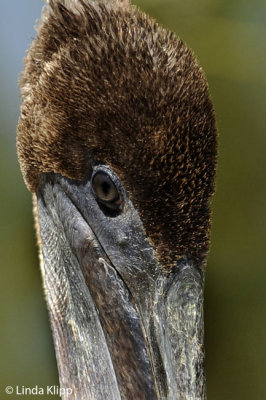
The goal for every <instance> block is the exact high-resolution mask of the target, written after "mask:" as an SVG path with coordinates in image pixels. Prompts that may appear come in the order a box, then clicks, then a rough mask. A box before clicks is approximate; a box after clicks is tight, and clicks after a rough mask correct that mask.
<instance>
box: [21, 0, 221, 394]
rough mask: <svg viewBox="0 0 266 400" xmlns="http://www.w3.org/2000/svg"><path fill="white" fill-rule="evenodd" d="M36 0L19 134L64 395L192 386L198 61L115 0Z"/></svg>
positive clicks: (196, 326)
mask: <svg viewBox="0 0 266 400" xmlns="http://www.w3.org/2000/svg"><path fill="white" fill-rule="evenodd" d="M48 3H49V4H47V5H46V7H45V9H44V12H43V17H42V21H41V23H40V24H39V26H38V28H37V37H36V38H35V40H34V42H33V44H32V46H31V48H30V50H29V52H28V55H27V57H26V59H25V70H24V72H23V74H22V78H21V93H22V105H21V116H20V120H19V125H18V139H17V147H18V155H19V161H20V164H21V169H22V173H23V176H24V179H25V182H26V185H27V187H28V189H29V190H30V191H31V192H32V193H33V197H34V204H35V207H34V216H35V221H36V227H37V232H38V238H39V246H40V249H41V256H40V259H41V272H42V278H43V285H44V291H45V296H46V300H47V305H48V309H49V314H50V320H51V326H52V331H53V337H54V344H55V349H56V356H57V363H58V369H59V376H60V384H61V388H63V389H64V388H65V389H66V388H67V389H71V390H72V395H70V396H67V395H65V396H63V398H65V399H66V398H67V399H77V400H87V399H97V400H101V399H114V400H118V399H127V400H130V399H138V400H141V399H167V400H172V399H183V400H185V399H186V400H188V399H190V400H192V399H193V400H197V399H204V398H205V378H204V347H203V311H202V303H203V284H204V264H205V258H206V253H207V250H208V243H209V229H210V204H209V202H210V197H211V195H212V193H213V188H214V175H215V165H216V147H217V145H216V127H215V118H214V112H213V107H212V103H211V100H210V96H209V92H208V86H207V83H206V79H205V76H204V73H203V71H202V69H201V68H200V67H199V65H198V63H197V61H196V59H195V57H194V55H193V53H192V52H191V51H190V50H189V49H188V48H187V46H186V45H185V44H184V43H183V42H182V40H180V39H179V38H177V37H176V36H175V35H174V34H173V33H171V32H168V31H166V30H165V29H163V28H162V27H160V26H159V25H158V24H157V23H156V22H155V21H154V20H152V19H151V18H149V17H147V16H146V15H145V14H143V13H142V12H140V11H139V10H138V9H136V8H135V7H134V6H132V5H131V4H129V1H127V0H124V1H122V0H121V1H119V0H109V1H108V0H105V1H103V0H102V1H93V0H87V1H86V0H50V1H49V2H48Z"/></svg>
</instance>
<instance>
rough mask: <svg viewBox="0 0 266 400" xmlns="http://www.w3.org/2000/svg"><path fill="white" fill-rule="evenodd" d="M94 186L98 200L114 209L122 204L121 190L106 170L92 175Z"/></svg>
mask: <svg viewBox="0 0 266 400" xmlns="http://www.w3.org/2000/svg"><path fill="white" fill-rule="evenodd" d="M91 184H92V188H93V192H94V194H95V197H96V200H97V201H98V202H100V203H101V204H104V205H105V206H106V207H108V208H109V209H112V210H118V209H119V208H120V206H121V197H120V194H119V191H118V189H117V187H116V185H115V183H114V182H113V180H112V179H111V177H110V176H109V174H108V173H107V172H105V171H97V172H96V173H95V174H94V175H93V177H92V182H91Z"/></svg>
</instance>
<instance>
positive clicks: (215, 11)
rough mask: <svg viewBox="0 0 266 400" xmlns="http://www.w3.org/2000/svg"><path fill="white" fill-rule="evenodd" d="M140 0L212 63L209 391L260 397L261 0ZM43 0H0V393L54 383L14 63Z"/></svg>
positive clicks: (264, 189) (263, 280) (263, 224)
mask: <svg viewBox="0 0 266 400" xmlns="http://www.w3.org/2000/svg"><path fill="white" fill-rule="evenodd" d="M135 3H136V4H137V5H138V6H139V7H141V9H143V10H144V11H146V12H147V13H148V14H150V15H151V16H154V17H155V18H156V19H157V20H158V21H159V22H160V23H162V24H163V25H164V26H165V27H167V28H169V29H171V30H173V31H174V32H176V33H177V35H179V36H180V37H181V38H182V39H183V40H184V41H185V42H186V43H187V44H188V45H189V46H190V47H191V48H192V49H193V50H194V52H195V53H196V55H197V57H198V59H199V60H200V64H201V65H202V67H203V69H204V70H205V72H206V74H207V78H208V81H209V85H210V91H211V94H212V98H213V101H214V104H215V109H216V114H217V122H218V127H219V132H220V152H219V153H220V156H219V168H218V176H217V191H216V195H215V199H214V201H213V229H212V246H211V251H210V255H209V260H208V269H207V277H206V299H205V306H206V313H205V316H206V351H207V355H206V356H207V360H206V366H207V381H208V398H209V400H264V399H266V265H265V263H266V250H265V248H266V212H265V209H266V178H265V175H266V129H265V125H266V124H265V114H266V99H265V94H266V92H265V89H266V47H265V43H266V27H265V16H266V5H265V1H262V0H253V1H250V0H249V1H248V0H217V1H211V0H186V1H184V0H138V1H136V2H135ZM42 4H43V3H42V1H41V0H23V1H21V0H12V1H10V0H0V185H1V187H0V202H1V207H0V212H1V216H0V246H1V248H0V262H1V278H0V297H1V298H0V319H1V325H0V326H1V331H0V344H1V352H0V359H1V362H0V399H5V398H8V399H11V400H13V399H15V398H17V397H16V396H15V395H13V396H7V395H5V393H4V388H5V387H6V386H7V385H11V386H16V385H19V386H22V385H24V386H25V387H26V386H28V387H33V386H36V385H39V386H40V387H45V386H47V385H49V386H50V385H53V384H55V385H56V384H57V383H58V378H57V372H56V365H55V357H54V351H53V345H52V340H51V334H50V330H49V324H48V317H47V313H46V307H45V304H44V299H43V293H42V285H41V281H40V274H39V267H38V259H37V248H36V240H35V234H34V231H33V223H32V216H31V196H30V194H29V193H28V192H27V191H26V188H25V186H24V184H23V181H22V177H21V174H20V171H19V166H18V163H17V158H16V148H15V136H16V123H17V118H18V114H19V95H18V90H17V80H18V74H19V71H20V70H21V68H22V58H23V57H24V55H25V50H26V48H27V47H28V46H29V44H30V42H31V41H32V38H33V37H34V35H35V32H34V29H33V26H34V24H35V21H36V19H37V18H38V17H39V16H40V14H41V7H42ZM26 397H27V396H20V398H24V399H26ZM30 398H31V399H34V398H35V397H34V396H31V397H30ZM36 398H40V397H38V396H37V397H36ZM42 398H45V399H47V400H48V399H56V398H58V397H56V396H50V397H49V396H48V397H47V396H46V397H45V396H44V397H42Z"/></svg>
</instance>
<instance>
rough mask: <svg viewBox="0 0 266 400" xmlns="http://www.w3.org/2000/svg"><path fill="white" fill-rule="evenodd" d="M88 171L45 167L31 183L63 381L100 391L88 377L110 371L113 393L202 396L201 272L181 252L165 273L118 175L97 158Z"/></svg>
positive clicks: (84, 393) (87, 391) (85, 391)
mask: <svg viewBox="0 0 266 400" xmlns="http://www.w3.org/2000/svg"><path fill="white" fill-rule="evenodd" d="M89 170H90V172H89V173H88V175H87V176H86V178H85V179H84V180H83V181H73V180H70V179H68V178H65V177H63V176H62V175H60V174H53V173H52V174H51V173H50V174H44V175H42V177H41V179H40V182H39V185H38V189H37V208H38V211H37V212H38V221H39V225H40V234H41V241H42V253H43V258H44V262H43V264H42V273H43V278H44V286H45V289H46V296H47V301H48V305H49V310H50V314H51V322H52V325H53V332H54V339H55V343H56V348H57V349H58V353H57V358H58V365H59V371H60V377H61V385H62V386H63V387H71V388H73V391H74V392H75V393H76V395H77V398H82V399H83V398H84V399H86V398H90V396H92V393H93V395H95V394H96V395H97V396H99V397H97V398H103V397H101V396H103V395H102V393H101V391H102V388H101V387H100V386H97V389H94V391H93V389H92V388H91V387H90V386H89V385H88V380H87V379H88V376H90V379H97V377H99V376H102V379H106V370H108V374H107V375H108V376H107V378H108V379H107V380H110V382H107V383H106V382H105V384H104V385H106V387H105V390H110V391H112V390H113V391H114V396H117V398H118V396H121V397H122V398H140V399H150V398H157V396H158V398H167V399H168V398H169V399H172V398H175V396H176V393H180V394H182V396H183V397H180V398H184V399H186V398H195V399H201V398H203V397H204V369H203V361H204V360H203V359H204V354H203V315H202V296H203V293H202V290H203V275H202V272H201V271H200V270H198V269H197V268H196V267H195V266H194V265H193V263H191V262H189V260H187V259H183V260H182V261H179V262H178V263H176V267H175V268H173V269H172V272H171V273H170V274H165V273H164V269H163V265H160V263H159V261H158V260H157V258H156V255H155V252H154V249H153V248H152V246H151V244H150V243H149V240H148V237H147V234H146V232H145V230H144V227H143V224H142V221H141V218H140V216H139V214H138V212H137V210H136V207H135V206H134V204H133V203H132V201H131V199H130V195H129V194H128V193H127V191H126V190H125V188H124V187H123V184H122V182H121V181H120V179H119V177H118V176H117V175H116V174H115V173H114V171H112V169H111V168H110V167H109V166H107V165H104V164H99V163H95V162H93V160H92V161H91V165H90V168H89ZM99 347H100V348H99ZM76 349H78V350H79V353H81V354H82V357H78V356H77V354H75V351H76ZM73 353H74V354H75V356H74V357H73ZM92 363H94V365H93V368H92ZM84 374H87V378H86V379H82V376H83V375H84ZM103 377H104V378H103ZM115 398H116V397H115Z"/></svg>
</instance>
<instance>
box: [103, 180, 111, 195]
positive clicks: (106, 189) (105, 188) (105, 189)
mask: <svg viewBox="0 0 266 400" xmlns="http://www.w3.org/2000/svg"><path fill="white" fill-rule="evenodd" d="M110 190H111V185H110V184H109V182H102V192H103V194H105V196H107V195H108V193H109V192H110Z"/></svg>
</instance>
